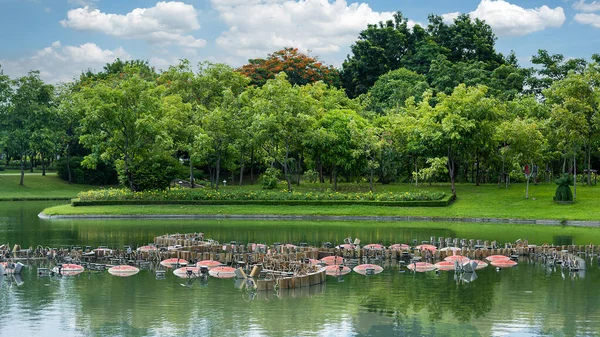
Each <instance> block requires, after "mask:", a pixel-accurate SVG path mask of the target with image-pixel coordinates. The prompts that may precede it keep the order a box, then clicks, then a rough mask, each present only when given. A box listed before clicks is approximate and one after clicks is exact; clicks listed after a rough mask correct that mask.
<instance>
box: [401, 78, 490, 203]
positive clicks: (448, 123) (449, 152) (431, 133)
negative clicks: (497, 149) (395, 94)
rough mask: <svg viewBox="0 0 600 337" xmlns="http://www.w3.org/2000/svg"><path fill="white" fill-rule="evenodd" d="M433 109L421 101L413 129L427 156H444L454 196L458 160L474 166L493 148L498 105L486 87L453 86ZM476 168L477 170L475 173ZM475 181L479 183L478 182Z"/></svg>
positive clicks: (408, 107) (415, 111) (410, 106)
mask: <svg viewBox="0 0 600 337" xmlns="http://www.w3.org/2000/svg"><path fill="white" fill-rule="evenodd" d="M438 99H439V102H438V104H437V105H436V106H435V108H434V107H431V106H430V105H429V102H428V101H426V100H423V102H421V104H420V105H419V106H418V107H417V108H414V107H413V105H409V106H407V109H412V110H413V111H414V114H415V119H416V128H417V129H418V130H419V131H418V132H419V133H420V134H421V135H422V136H421V137H422V138H423V141H422V144H424V146H425V147H426V148H427V149H428V151H429V157H446V158H447V159H448V174H449V177H450V183H451V186H452V194H454V195H456V187H455V173H456V166H457V165H456V164H457V162H459V161H460V160H461V159H462V160H465V159H467V158H475V160H476V163H477V166H479V162H480V161H481V160H482V157H483V156H484V155H485V154H486V152H487V151H488V150H489V149H490V148H493V147H494V145H495V144H494V143H493V141H494V137H493V134H494V132H495V127H496V123H497V120H498V117H499V116H500V111H499V109H501V107H500V104H499V102H498V101H497V100H496V99H494V98H490V97H488V96H487V87H485V86H478V87H470V88H468V87H466V86H465V85H464V84H461V85H459V86H458V87H456V89H455V90H454V92H453V93H452V95H450V96H446V95H444V94H442V95H439V97H438ZM478 168H479V167H477V171H479V170H478ZM477 182H479V181H478V180H477Z"/></svg>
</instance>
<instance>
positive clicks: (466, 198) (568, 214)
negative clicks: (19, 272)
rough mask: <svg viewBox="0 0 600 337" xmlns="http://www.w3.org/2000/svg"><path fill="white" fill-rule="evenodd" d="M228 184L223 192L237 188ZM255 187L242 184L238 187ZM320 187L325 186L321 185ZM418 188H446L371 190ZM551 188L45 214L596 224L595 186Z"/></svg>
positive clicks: (402, 187)
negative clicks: (424, 203) (372, 201)
mask: <svg viewBox="0 0 600 337" xmlns="http://www.w3.org/2000/svg"><path fill="white" fill-rule="evenodd" d="M315 185H317V186H311V184H302V185H301V186H300V188H297V189H296V190H311V188H312V190H315V189H318V188H319V187H320V186H323V185H320V184H315ZM239 188H240V187H237V186H235V187H234V186H228V187H226V189H228V190H229V189H232V190H233V189H239ZM250 188H259V186H258V185H255V186H253V187H252V186H243V187H241V189H250ZM321 188H325V189H326V187H321ZM421 189H432V190H442V191H444V192H446V193H450V187H449V186H448V185H435V186H429V185H422V186H419V187H415V186H414V185H407V184H392V185H378V186H377V189H376V190H377V191H378V192H382V191H411V190H421ZM341 190H346V191H364V190H368V185H367V184H361V185H356V184H351V185H350V184H348V185H345V184H342V185H341ZM555 190H556V185H554V184H552V183H543V184H539V185H531V186H530V191H529V193H530V198H529V199H525V185H524V184H513V185H511V186H509V188H508V189H505V188H504V187H498V186H497V185H491V184H490V185H482V186H474V185H472V184H459V185H457V196H458V199H457V201H456V202H454V203H453V204H452V205H450V206H448V207H406V208H403V207H379V206H258V205H257V206H243V205H242V206H240V205H228V206H197V205H153V206H129V205H128V206H86V207H71V206H69V205H65V206H57V207H52V208H49V209H46V210H45V211H44V213H46V214H48V215H60V214H104V215H108V214H132V215H147V214H263V215H264V214H282V215H354V216H362V215H372V216H420V217H426V216H430V217H452V218H479V217H482V218H519V219H556V220H600V212H598V210H599V205H600V188H598V187H595V186H594V187H583V186H578V188H577V201H576V202H575V203H574V204H571V205H558V204H556V203H554V202H553V201H552V196H553V195H554V192H555Z"/></svg>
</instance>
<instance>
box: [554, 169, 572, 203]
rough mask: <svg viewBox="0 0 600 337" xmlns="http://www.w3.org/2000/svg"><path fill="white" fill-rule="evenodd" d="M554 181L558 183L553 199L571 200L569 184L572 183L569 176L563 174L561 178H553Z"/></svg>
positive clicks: (566, 201) (567, 201)
mask: <svg viewBox="0 0 600 337" xmlns="http://www.w3.org/2000/svg"><path fill="white" fill-rule="evenodd" d="M554 183H555V184H557V185H558V187H557V188H556V193H555V194H554V201H556V202H562V203H569V202H573V192H571V187H569V185H572V184H573V181H572V180H571V177H569V175H568V174H565V175H563V176H562V177H561V178H558V179H556V180H554Z"/></svg>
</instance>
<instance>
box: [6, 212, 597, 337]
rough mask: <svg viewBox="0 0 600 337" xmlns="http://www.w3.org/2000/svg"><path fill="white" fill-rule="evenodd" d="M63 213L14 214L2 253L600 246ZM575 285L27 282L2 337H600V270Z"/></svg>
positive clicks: (430, 279) (504, 231) (426, 279)
mask: <svg viewBox="0 0 600 337" xmlns="http://www.w3.org/2000/svg"><path fill="white" fill-rule="evenodd" d="M52 204H53V203H52V202H0V243H6V242H8V243H10V244H11V245H12V244H14V243H20V244H22V245H23V246H36V245H43V246H60V245H72V244H77V245H91V246H96V245H108V246H113V247H119V246H122V245H125V244H128V245H141V244H145V243H148V242H150V241H152V238H153V237H154V236H155V235H161V234H164V233H173V232H190V231H191V232H193V231H197V232H198V231H201V232H204V233H205V235H206V236H207V237H210V238H213V239H215V240H219V241H222V242H223V241H230V240H236V241H240V242H249V241H256V242H264V243H273V242H276V241H279V242H292V243H298V242H308V243H310V244H321V243H322V242H323V241H331V242H341V241H342V240H343V238H344V237H348V236H351V237H358V238H360V239H361V240H362V242H363V243H369V242H381V243H384V244H391V243H396V242H412V240H413V239H417V240H419V241H420V240H427V239H428V238H429V236H432V235H434V236H444V237H460V238H475V239H484V240H486V239H487V240H498V241H499V242H505V241H514V240H516V239H518V238H521V239H525V238H527V239H528V240H529V241H530V242H532V243H538V244H541V243H565V244H566V243H575V244H586V243H589V242H594V243H596V244H598V243H600V233H599V232H600V230H594V229H581V228H538V227H529V226H509V225H485V224H481V225H476V226H474V225H472V224H470V225H465V224H448V223H402V224H397V223H394V224H390V223H378V222H373V223H358V224H357V223H336V222H316V223H314V222H313V223H311V222H294V223H293V225H290V224H285V225H281V222H268V221H265V222H256V221H147V220H146V221H120V220H119V221H79V220H78V221H45V220H40V219H38V218H37V213H38V212H39V211H41V210H42V209H43V208H45V207H47V206H48V205H52ZM597 265H598V263H597V261H596V260H594V261H593V262H590V261H588V270H587V271H586V272H585V273H580V274H569V273H562V272H561V270H560V269H558V270H553V269H550V268H547V267H544V266H541V265H536V264H533V263H529V262H527V261H525V260H521V261H519V265H518V266H517V267H516V268H513V269H510V270H501V271H499V272H497V271H496V270H495V269H494V268H489V267H488V268H486V269H484V270H482V271H480V272H478V273H477V275H478V278H477V279H476V280H474V281H473V282H471V283H461V282H457V281H456V280H455V279H454V273H452V272H449V273H448V272H443V273H441V274H440V275H436V274H435V273H426V274H411V273H399V271H398V268H397V267H395V266H388V267H386V270H385V271H384V272H383V273H382V274H380V275H376V276H371V277H365V276H361V275H357V274H350V275H347V276H346V277H345V278H344V279H343V282H338V280H336V279H334V278H330V279H329V280H328V282H327V283H326V284H324V285H323V286H321V287H311V288H305V289H296V290H295V291H281V292H279V293H274V292H265V293H259V294H257V295H256V296H255V297H252V296H251V294H249V293H247V292H245V291H244V290H239V289H238V288H236V286H235V283H234V281H232V280H217V279H212V278H211V279H210V280H209V282H208V284H207V285H201V284H200V283H197V282H195V283H192V284H187V282H186V281H185V280H181V279H178V278H176V277H173V275H168V276H167V278H166V279H164V280H156V279H155V277H154V274H152V273H151V272H149V271H141V272H140V273H139V274H137V275H135V276H133V277H130V278H117V277H112V276H110V275H108V273H88V272H86V273H84V274H81V275H79V276H76V277H64V278H61V279H59V278H38V277H37V276H36V275H35V268H33V267H32V268H29V269H27V270H26V271H25V273H24V275H22V280H14V279H12V277H11V278H9V277H4V278H0V336H61V337H63V336H64V337H66V336H111V335H117V336H238V335H243V336H394V335H396V336H599V335H600V291H598V290H597V289H598V285H600V271H599V270H598V267H597Z"/></svg>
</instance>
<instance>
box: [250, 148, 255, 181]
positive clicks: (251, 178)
mask: <svg viewBox="0 0 600 337" xmlns="http://www.w3.org/2000/svg"><path fill="white" fill-rule="evenodd" d="M250 185H254V148H252V150H251V151H250Z"/></svg>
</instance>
